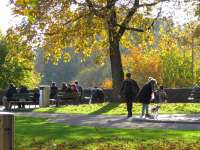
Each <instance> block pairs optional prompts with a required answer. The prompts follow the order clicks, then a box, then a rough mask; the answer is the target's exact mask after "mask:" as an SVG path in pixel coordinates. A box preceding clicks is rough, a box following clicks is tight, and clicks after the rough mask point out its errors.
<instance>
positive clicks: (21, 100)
mask: <svg viewBox="0 0 200 150" xmlns="http://www.w3.org/2000/svg"><path fill="white" fill-rule="evenodd" d="M22 104H23V105H28V106H29V109H30V105H35V107H36V105H37V102H35V101H33V93H17V94H14V95H13V98H12V100H11V101H9V105H10V107H11V108H12V106H14V109H16V108H15V106H17V105H22Z"/></svg>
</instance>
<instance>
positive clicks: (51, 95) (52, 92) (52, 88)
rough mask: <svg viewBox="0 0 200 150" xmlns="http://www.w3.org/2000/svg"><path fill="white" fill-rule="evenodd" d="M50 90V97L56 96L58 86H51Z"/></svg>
mask: <svg viewBox="0 0 200 150" xmlns="http://www.w3.org/2000/svg"><path fill="white" fill-rule="evenodd" d="M50 91H51V93H50V98H56V96H57V93H58V87H57V86H52V87H51V90H50Z"/></svg>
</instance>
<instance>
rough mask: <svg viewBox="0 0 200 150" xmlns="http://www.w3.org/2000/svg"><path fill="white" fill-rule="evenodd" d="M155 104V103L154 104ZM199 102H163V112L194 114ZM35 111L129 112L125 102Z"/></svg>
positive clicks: (138, 106) (137, 106)
mask: <svg viewBox="0 0 200 150" xmlns="http://www.w3.org/2000/svg"><path fill="white" fill-rule="evenodd" d="M152 105H155V104H152ZM141 107H142V106H141V104H140V103H134V104H133V114H137V115H138V114H140V113H141ZM199 108H200V104H199V103H167V104H162V105H161V109H160V113H161V114H192V113H200V109H199ZM33 111H35V112H48V113H67V114H104V115H125V114H127V111H126V105H125V104H124V103H100V104H82V105H67V106H60V107H47V108H39V109H35V110H33Z"/></svg>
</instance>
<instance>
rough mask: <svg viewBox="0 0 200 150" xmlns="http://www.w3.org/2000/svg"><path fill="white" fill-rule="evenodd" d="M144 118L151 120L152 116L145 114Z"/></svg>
mask: <svg viewBox="0 0 200 150" xmlns="http://www.w3.org/2000/svg"><path fill="white" fill-rule="evenodd" d="M145 118H149V119H152V118H153V116H151V115H150V114H146V115H145Z"/></svg>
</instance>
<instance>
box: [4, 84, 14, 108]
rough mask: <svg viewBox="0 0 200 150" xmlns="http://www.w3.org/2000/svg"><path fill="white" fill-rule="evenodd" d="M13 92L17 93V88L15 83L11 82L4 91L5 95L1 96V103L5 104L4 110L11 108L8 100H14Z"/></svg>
mask: <svg viewBox="0 0 200 150" xmlns="http://www.w3.org/2000/svg"><path fill="white" fill-rule="evenodd" d="M14 94H17V89H16V87H15V85H14V84H13V83H11V84H10V85H9V88H8V90H7V92H6V95H5V96H3V98H2V102H3V105H4V106H5V110H9V109H11V106H10V105H9V101H13V100H15V99H14V98H13V96H14Z"/></svg>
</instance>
